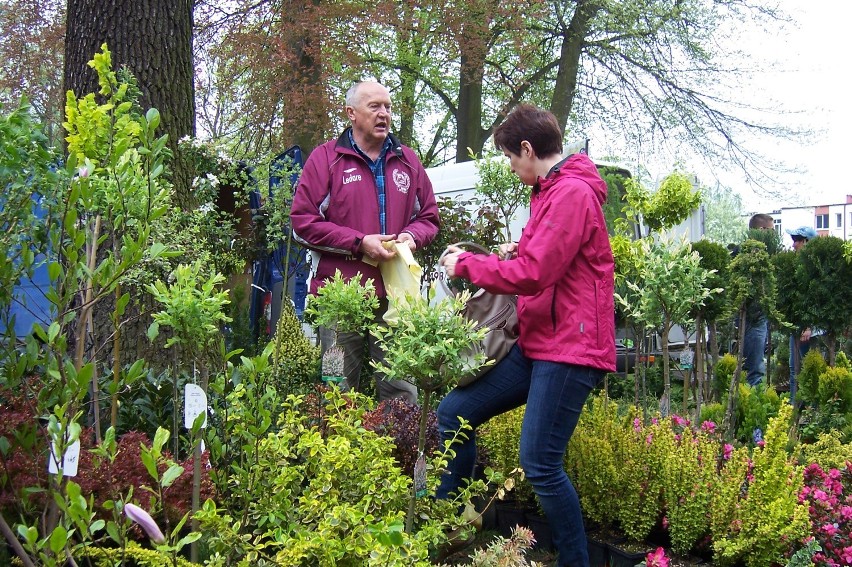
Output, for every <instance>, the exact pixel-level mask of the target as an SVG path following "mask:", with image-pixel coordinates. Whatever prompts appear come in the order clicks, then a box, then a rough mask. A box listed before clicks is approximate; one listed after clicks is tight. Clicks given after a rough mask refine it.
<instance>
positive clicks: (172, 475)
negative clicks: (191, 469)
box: [160, 464, 184, 488]
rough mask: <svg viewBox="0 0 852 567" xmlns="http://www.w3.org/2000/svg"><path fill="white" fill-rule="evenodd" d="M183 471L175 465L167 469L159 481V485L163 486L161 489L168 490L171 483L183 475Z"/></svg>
mask: <svg viewBox="0 0 852 567" xmlns="http://www.w3.org/2000/svg"><path fill="white" fill-rule="evenodd" d="M183 471H184V468H183V467H182V466H180V465H177V464H175V465H172V466H170V467H169V468H168V469H166V472H164V473H163V478H162V479H161V480H160V484H161V485H162V486H163V488H168V487H169V486H171V485H172V483H174V481H176V480H177V479H178V478H180V475H182V474H183Z"/></svg>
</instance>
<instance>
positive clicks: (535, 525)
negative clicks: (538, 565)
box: [525, 512, 553, 551]
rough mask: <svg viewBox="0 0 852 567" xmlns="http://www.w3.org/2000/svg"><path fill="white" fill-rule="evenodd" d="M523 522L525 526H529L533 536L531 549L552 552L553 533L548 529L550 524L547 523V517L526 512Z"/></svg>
mask: <svg viewBox="0 0 852 567" xmlns="http://www.w3.org/2000/svg"><path fill="white" fill-rule="evenodd" d="M525 520H526V524H527V526H529V528H530V529H531V530H532V532H533V534H534V535H535V545H534V546H533V549H536V550H539V551H553V531H552V530H551V529H550V522H549V521H547V516H543V515H542V514H539V513H538V512H527V514H526V516H525Z"/></svg>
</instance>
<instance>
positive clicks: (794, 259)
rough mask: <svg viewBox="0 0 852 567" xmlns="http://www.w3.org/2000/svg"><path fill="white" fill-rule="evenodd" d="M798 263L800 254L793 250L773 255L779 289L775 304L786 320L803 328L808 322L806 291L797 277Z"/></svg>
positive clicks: (796, 326) (798, 327)
mask: <svg viewBox="0 0 852 567" xmlns="http://www.w3.org/2000/svg"><path fill="white" fill-rule="evenodd" d="M798 265H799V255H798V254H797V253H795V252H793V251H791V250H788V251H785V252H779V253H778V254H776V255H775V256H773V257H772V266H773V268H774V269H775V283H776V288H777V290H778V295H777V298H776V300H775V305H776V306H777V308H778V311H779V312H780V314H781V315H782V318H783V320H784V321H786V322H787V323H790V324H792V325H793V326H794V327H795V328H797V329H801V328H804V327H806V326H807V324H806V323H804V320H805V315H804V306H803V301H804V293H803V290H802V288H801V286H800V285H799V284H798V282H797V279H796V269H797V267H798ZM786 331H787V330H785V332H786Z"/></svg>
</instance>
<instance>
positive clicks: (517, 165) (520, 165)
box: [503, 143, 538, 185]
mask: <svg viewBox="0 0 852 567" xmlns="http://www.w3.org/2000/svg"><path fill="white" fill-rule="evenodd" d="M503 155H504V156H506V157H507V158H509V165H510V166H511V168H512V173H514V174H515V175H517V176H518V179H520V180H521V183H523V184H524V185H535V183H536V181H538V174H537V173H536V171H535V168H534V160H533V153H532V150H531V149H530V148H528V147H527V144H526V143H522V144H521V153H520V154H515V153H512V152H510V151H509V150H506V149H504V150H503Z"/></svg>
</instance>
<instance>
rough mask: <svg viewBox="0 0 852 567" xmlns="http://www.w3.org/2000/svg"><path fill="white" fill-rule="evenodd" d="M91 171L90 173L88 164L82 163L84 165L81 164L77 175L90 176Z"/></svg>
mask: <svg viewBox="0 0 852 567" xmlns="http://www.w3.org/2000/svg"><path fill="white" fill-rule="evenodd" d="M89 173H90V172H89V167H88V166H86V165H82V166H80V168H79V169H77V175H78V176H79V177H88V176H89Z"/></svg>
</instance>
